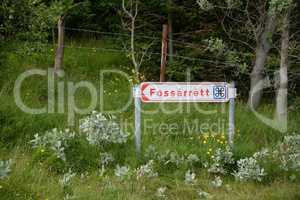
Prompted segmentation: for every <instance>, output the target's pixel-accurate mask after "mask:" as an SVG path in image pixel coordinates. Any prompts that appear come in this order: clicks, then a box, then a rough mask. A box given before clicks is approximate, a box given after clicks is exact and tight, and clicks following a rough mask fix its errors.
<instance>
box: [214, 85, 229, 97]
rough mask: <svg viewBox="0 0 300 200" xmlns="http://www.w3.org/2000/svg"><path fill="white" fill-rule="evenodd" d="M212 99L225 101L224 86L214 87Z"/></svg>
mask: <svg viewBox="0 0 300 200" xmlns="http://www.w3.org/2000/svg"><path fill="white" fill-rule="evenodd" d="M213 92H214V99H226V87H225V86H214V87H213Z"/></svg>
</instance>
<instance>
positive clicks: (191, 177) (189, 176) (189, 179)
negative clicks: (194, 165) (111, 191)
mask: <svg viewBox="0 0 300 200" xmlns="http://www.w3.org/2000/svg"><path fill="white" fill-rule="evenodd" d="M184 182H185V184H187V185H193V184H195V183H196V174H195V173H193V172H191V170H188V171H187V172H186V173H185V179H184Z"/></svg>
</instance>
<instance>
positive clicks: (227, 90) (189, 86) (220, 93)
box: [133, 82, 236, 154]
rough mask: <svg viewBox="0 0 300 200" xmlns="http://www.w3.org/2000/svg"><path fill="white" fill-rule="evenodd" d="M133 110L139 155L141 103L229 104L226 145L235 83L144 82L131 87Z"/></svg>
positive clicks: (230, 140) (231, 126)
mask: <svg viewBox="0 0 300 200" xmlns="http://www.w3.org/2000/svg"><path fill="white" fill-rule="evenodd" d="M133 93H134V107H135V145H136V151H137V153H138V154H140V152H141V101H142V102H144V103H149V102H153V103H154V102H214V103H222V102H229V129H228V143H229V145H230V146H231V147H233V139H234V99H235V97H236V89H235V86H234V83H232V84H228V83H224V82H216V83H213V82H199V83H193V82H182V83H177V82H158V83H157V82H144V83H141V84H140V85H136V86H135V87H134V88H133Z"/></svg>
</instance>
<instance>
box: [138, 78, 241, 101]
mask: <svg viewBox="0 0 300 200" xmlns="http://www.w3.org/2000/svg"><path fill="white" fill-rule="evenodd" d="M137 89H138V88H137ZM136 92H137V93H138V94H136V95H137V96H140V98H141V100H142V101H143V102H144V103H148V102H149V103H150V102H228V101H229V99H230V98H235V96H236V91H235V88H232V87H230V85H229V84H228V83H224V82H144V83H142V84H141V85H140V87H139V89H138V90H137V91H136Z"/></svg>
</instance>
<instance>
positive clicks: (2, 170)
mask: <svg viewBox="0 0 300 200" xmlns="http://www.w3.org/2000/svg"><path fill="white" fill-rule="evenodd" d="M11 165H12V160H6V161H2V160H1V161H0V179H5V178H7V177H8V176H9V174H10V172H11Z"/></svg>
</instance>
